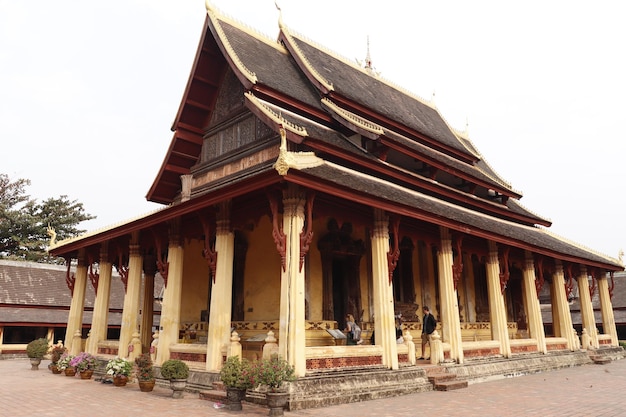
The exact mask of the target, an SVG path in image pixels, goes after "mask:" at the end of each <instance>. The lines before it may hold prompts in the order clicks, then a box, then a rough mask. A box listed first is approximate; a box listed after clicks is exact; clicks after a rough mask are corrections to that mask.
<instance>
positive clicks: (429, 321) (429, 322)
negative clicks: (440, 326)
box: [420, 306, 437, 360]
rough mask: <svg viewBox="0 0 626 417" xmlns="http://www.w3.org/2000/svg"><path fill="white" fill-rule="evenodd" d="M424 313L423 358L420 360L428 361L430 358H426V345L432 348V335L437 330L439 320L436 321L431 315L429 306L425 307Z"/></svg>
mask: <svg viewBox="0 0 626 417" xmlns="http://www.w3.org/2000/svg"><path fill="white" fill-rule="evenodd" d="M423 311H424V318H423V319H422V356H421V357H420V359H426V360H428V359H429V358H424V355H425V352H426V344H428V346H429V347H430V335H431V334H432V333H433V332H434V331H435V329H436V328H437V320H436V319H435V316H433V315H432V314H430V309H429V308H428V307H427V306H424V309H423Z"/></svg>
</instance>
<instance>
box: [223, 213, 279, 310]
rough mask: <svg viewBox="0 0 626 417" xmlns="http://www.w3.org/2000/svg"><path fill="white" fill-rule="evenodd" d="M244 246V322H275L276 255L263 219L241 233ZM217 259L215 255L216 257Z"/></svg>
mask: <svg viewBox="0 0 626 417" xmlns="http://www.w3.org/2000/svg"><path fill="white" fill-rule="evenodd" d="M243 234H244V236H245V238H246V241H247V242H248V252H247V255H246V266H245V270H244V287H245V288H244V315H245V319H246V320H277V319H278V317H279V307H280V268H281V266H280V255H279V254H278V251H277V250H276V244H274V240H273V238H272V223H271V220H270V218H269V217H268V216H263V217H261V219H260V220H259V222H258V224H257V225H256V226H255V228H254V230H253V231H247V230H246V231H243ZM218 256H219V255H218Z"/></svg>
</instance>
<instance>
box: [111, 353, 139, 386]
mask: <svg viewBox="0 0 626 417" xmlns="http://www.w3.org/2000/svg"><path fill="white" fill-rule="evenodd" d="M105 370H106V373H107V375H110V376H112V377H113V385H115V386H116V387H123V386H125V385H126V383H127V382H128V377H129V376H130V374H131V372H132V371H133V365H132V364H131V363H130V362H128V361H127V360H126V359H124V358H120V357H116V358H114V359H111V360H110V361H108V362H107V364H106V367H105Z"/></svg>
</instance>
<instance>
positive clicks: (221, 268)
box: [206, 203, 235, 371]
mask: <svg viewBox="0 0 626 417" xmlns="http://www.w3.org/2000/svg"><path fill="white" fill-rule="evenodd" d="M216 223H217V225H216V226H217V227H216V231H215V253H216V256H217V262H216V264H215V276H214V277H213V286H212V287H211V308H210V312H209V329H208V334H207V356H206V369H207V371H219V370H220V369H221V368H222V351H224V350H225V349H227V348H228V346H229V345H230V328H231V312H232V299H233V258H234V256H235V235H234V234H233V232H232V231H231V229H230V203H222V204H220V206H219V212H218V213H217V219H216Z"/></svg>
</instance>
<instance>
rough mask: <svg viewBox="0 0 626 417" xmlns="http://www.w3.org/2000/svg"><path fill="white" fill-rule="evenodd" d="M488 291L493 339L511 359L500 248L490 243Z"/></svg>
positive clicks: (501, 351)
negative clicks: (501, 280) (499, 256)
mask: <svg viewBox="0 0 626 417" xmlns="http://www.w3.org/2000/svg"><path fill="white" fill-rule="evenodd" d="M487 290H488V292H489V318H490V320H491V337H493V340H497V341H499V342H500V353H501V354H502V356H504V357H505V358H510V357H511V342H510V341H509V330H508V324H507V319H506V308H505V307H504V296H503V295H502V289H501V287H500V261H499V260H498V246H497V245H496V243H495V242H493V241H489V257H488V260H487Z"/></svg>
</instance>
